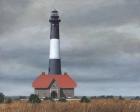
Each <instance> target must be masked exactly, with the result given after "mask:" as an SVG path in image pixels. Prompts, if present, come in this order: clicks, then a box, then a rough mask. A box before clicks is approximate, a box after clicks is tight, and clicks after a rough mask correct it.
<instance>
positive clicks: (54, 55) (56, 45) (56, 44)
mask: <svg viewBox="0 0 140 112" xmlns="http://www.w3.org/2000/svg"><path fill="white" fill-rule="evenodd" d="M49 59H60V41H59V39H50V56H49Z"/></svg>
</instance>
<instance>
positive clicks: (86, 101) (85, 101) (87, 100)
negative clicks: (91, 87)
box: [80, 96, 90, 103]
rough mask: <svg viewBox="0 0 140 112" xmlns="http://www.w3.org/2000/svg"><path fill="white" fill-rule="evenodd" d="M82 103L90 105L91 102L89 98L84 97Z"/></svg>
mask: <svg viewBox="0 0 140 112" xmlns="http://www.w3.org/2000/svg"><path fill="white" fill-rule="evenodd" d="M80 102H82V103H89V102H90V99H89V98H88V97H86V96H83V97H82V98H81V100H80Z"/></svg>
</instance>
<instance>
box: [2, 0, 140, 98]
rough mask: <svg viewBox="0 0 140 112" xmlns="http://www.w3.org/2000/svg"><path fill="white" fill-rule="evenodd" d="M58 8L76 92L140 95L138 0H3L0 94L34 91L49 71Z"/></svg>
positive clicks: (64, 64) (63, 50)
mask: <svg viewBox="0 0 140 112" xmlns="http://www.w3.org/2000/svg"><path fill="white" fill-rule="evenodd" d="M54 8H55V9H57V10H58V11H59V14H60V18H61V20H62V22H61V25H60V36H61V37H60V38H61V57H62V71H63V72H68V73H69V74H70V75H71V77H72V78H73V79H75V80H76V81H77V84H78V86H77V88H76V91H75V93H76V95H89V96H91V95H123V96H135V95H140V89H139V88H140V0H0V92H3V93H4V94H5V95H30V94H31V93H33V92H34V91H33V88H32V81H33V80H34V79H35V78H36V77H37V76H38V75H39V74H40V73H41V72H43V71H45V72H47V71H48V58H49V34H50V24H49V21H48V19H49V16H50V12H51V10H53V9H54Z"/></svg>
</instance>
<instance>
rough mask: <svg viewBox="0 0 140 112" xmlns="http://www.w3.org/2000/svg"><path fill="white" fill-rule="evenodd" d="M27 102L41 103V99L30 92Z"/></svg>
mask: <svg viewBox="0 0 140 112" xmlns="http://www.w3.org/2000/svg"><path fill="white" fill-rule="evenodd" d="M29 102H31V103H41V100H40V99H39V97H38V96H37V95H36V94H31V95H30V97H29Z"/></svg>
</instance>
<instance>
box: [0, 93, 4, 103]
mask: <svg viewBox="0 0 140 112" xmlns="http://www.w3.org/2000/svg"><path fill="white" fill-rule="evenodd" d="M3 102H4V94H3V93H0V103H3Z"/></svg>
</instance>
